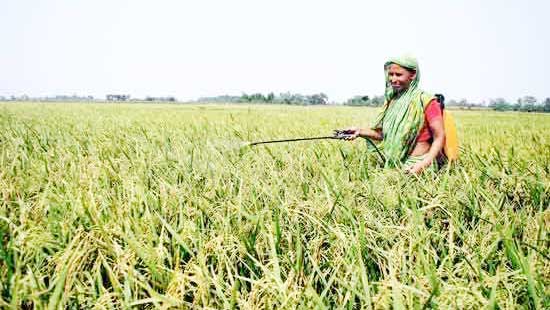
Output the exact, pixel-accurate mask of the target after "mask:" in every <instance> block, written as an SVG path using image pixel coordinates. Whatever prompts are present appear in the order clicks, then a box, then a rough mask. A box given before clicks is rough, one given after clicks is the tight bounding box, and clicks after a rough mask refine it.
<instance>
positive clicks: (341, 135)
mask: <svg viewBox="0 0 550 310" xmlns="http://www.w3.org/2000/svg"><path fill="white" fill-rule="evenodd" d="M352 136H353V134H352V132H351V131H348V130H340V129H336V130H334V133H333V135H332V136H320V137H306V138H293V139H281V140H269V141H258V142H252V143H250V144H248V146H254V145H260V144H270V143H281V142H296V141H310V140H329V139H331V140H346V139H348V138H351V137H352ZM363 138H364V139H365V140H366V141H367V143H369V144H370V145H371V146H372V147H373V148H374V149H375V150H376V152H377V153H378V155H379V156H380V159H382V161H385V158H384V155H382V152H380V150H379V149H378V147H376V145H375V144H374V142H372V140H371V139H369V138H366V137H363Z"/></svg>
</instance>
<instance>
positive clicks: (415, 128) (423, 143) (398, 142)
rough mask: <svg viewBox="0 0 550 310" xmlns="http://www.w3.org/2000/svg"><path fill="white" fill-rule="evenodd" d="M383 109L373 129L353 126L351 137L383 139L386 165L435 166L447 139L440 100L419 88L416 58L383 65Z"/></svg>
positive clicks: (410, 169)
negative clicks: (384, 88) (384, 78)
mask: <svg viewBox="0 0 550 310" xmlns="http://www.w3.org/2000/svg"><path fill="white" fill-rule="evenodd" d="M384 71H385V73H386V90H385V94H384V96H385V103H384V108H383V110H382V112H381V113H380V115H378V117H377V119H376V121H375V123H374V124H373V126H371V127H370V128H360V127H351V128H348V129H347V130H346V132H347V133H348V134H351V136H350V138H349V140H353V139H355V138H357V137H366V138H369V139H372V140H378V141H381V143H380V148H381V149H382V152H383V153H384V156H385V158H386V163H385V167H388V168H393V167H398V168H403V169H405V171H407V172H410V173H419V172H421V171H423V170H424V169H427V168H431V167H435V166H436V165H437V158H438V156H440V155H441V154H442V149H443V144H444V140H445V131H444V127H443V118H442V111H441V107H440V105H439V102H437V99H436V98H435V97H434V96H433V95H431V94H428V93H426V92H423V91H422V90H420V89H419V87H418V84H419V81H420V70H419V67H418V62H417V60H416V59H415V58H414V57H411V56H402V57H397V58H391V59H390V60H388V61H387V62H386V63H385V64H384Z"/></svg>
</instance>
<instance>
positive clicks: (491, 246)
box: [0, 103, 550, 309]
mask: <svg viewBox="0 0 550 310" xmlns="http://www.w3.org/2000/svg"><path fill="white" fill-rule="evenodd" d="M377 111H378V110H377V109H371V108H351V107H295V106H273V105H269V106H258V105H256V106H244V105H200V106H198V105H195V106H193V105H160V104H159V105H157V104H148V105H147V104H143V105H138V104H66V103H63V104H62V103H59V104H51V103H49V104H42V103H7V104H0V195H1V196H0V197H1V205H0V291H1V295H0V308H11V309H20V308H21V307H28V308H31V307H35V308H37V309H45V308H49V309H57V308H74V309H78V308H94V307H95V308H97V309H109V308H128V307H132V306H135V307H137V308H149V307H151V308H170V307H177V308H212V309H219V308H241V309H249V308H255V309H265V308H281V309H294V308H334V307H335V308H340V307H341V308H352V309H358V308H365V309H369V308H373V309H383V308H394V309H400V308H415V309H422V308H441V309H450V308H461V309H463V308H469V309H479V308H481V307H488V308H492V309H497V308H500V309H515V308H526V309H543V308H550V297H549V296H550V288H549V287H550V251H549V250H548V249H549V248H550V234H549V227H550V211H549V208H548V207H549V205H550V134H549V133H550V115H543V114H531V113H498V112H487V111H482V112H481V111H453V115H454V116H455V118H456V120H457V126H458V129H459V135H460V138H461V142H462V147H463V152H462V158H461V161H460V163H459V165H457V166H454V167H447V168H445V169H443V170H442V171H440V172H439V173H437V174H431V173H425V174H423V175H420V176H419V177H413V176H407V175H404V174H402V173H401V172H399V171H397V170H384V169H381V168H379V167H378V164H377V158H376V156H375V154H372V153H368V152H366V145H365V143H364V142H363V141H359V140H357V141H354V142H351V143H350V142H343V141H319V142H296V143H288V144H274V145H270V146H267V147H263V146H261V147H255V148H248V147H243V146H244V145H245V143H246V142H247V141H255V140H265V139H277V138H286V137H300V136H317V135H327V134H331V131H332V129H336V128H343V127H347V126H350V125H358V124H363V125H368V124H370V122H371V121H372V120H373V118H374V116H375V115H376V112H377ZM449 168H450V169H449Z"/></svg>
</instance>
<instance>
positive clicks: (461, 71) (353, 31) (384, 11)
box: [0, 0, 550, 102]
mask: <svg viewBox="0 0 550 310" xmlns="http://www.w3.org/2000/svg"><path fill="white" fill-rule="evenodd" d="M549 12H550V1H547V0H546V1H545V0H523V1H520V0H518V1H511V0H500V1H497V0H489V1H480V0H478V1H474V0H467V1H450V0H440V1H435V0H433V1H422V0H417V1H411V0H402V1H401V0H396V1H366V0H363V1H346V0H340V1H322V0H317V1H309V0H308V1H299V0H294V1H290V0H288V1H287V0H278V1H261V0H256V1H252V0H250V1H247V0H232V1H227V0H226V1H214V0H201V1H183V0H180V1H176V0H171V1H169V0H157V1H145V0H131V1H130V0H128V1H117V0H93V1H92V0H72V1H70V0H34V1H31V0H1V3H0V42H1V44H0V96H10V95H22V94H27V95H29V96H53V95H56V94H66V95H71V94H73V93H75V94H78V95H93V96H95V97H97V98H104V97H105V94H108V93H120V94H131V95H132V97H140V98H143V97H145V96H147V95H150V96H168V95H172V96H176V97H177V98H178V99H180V100H190V99H196V98H197V97H202V96H215V95H223V94H230V95H241V94H242V93H243V92H246V93H253V92H262V93H268V92H271V91H273V92H275V93H276V94H278V93H280V92H287V91H290V92H293V93H302V94H312V93H319V92H324V93H326V94H327V95H328V96H329V99H330V100H333V101H343V100H345V99H347V98H350V97H352V96H354V95H381V94H382V93H383V88H384V73H383V63H384V61H385V60H386V59H387V58H388V57H390V56H393V55H399V54H403V53H411V54H414V55H416V56H417V58H418V60H419V63H420V72H421V87H422V88H423V89H424V90H426V91H430V92H441V93H443V94H445V95H446V97H447V98H453V99H461V98H466V99H468V100H471V101H474V102H480V101H482V100H487V99H488V98H494V97H504V98H506V99H508V100H512V101H515V100H516V98H518V97H520V96H524V95H533V96H535V97H537V98H538V99H539V100H542V99H544V98H545V97H550V88H549V85H550V82H549V81H548V79H549V75H547V73H550V60H549V58H550V22H549V17H550V15H549Z"/></svg>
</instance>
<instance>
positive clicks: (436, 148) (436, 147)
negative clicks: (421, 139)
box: [424, 136, 445, 164]
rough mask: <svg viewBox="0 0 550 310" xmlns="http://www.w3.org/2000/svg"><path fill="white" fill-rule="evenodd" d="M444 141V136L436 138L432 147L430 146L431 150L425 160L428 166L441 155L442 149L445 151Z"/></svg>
mask: <svg viewBox="0 0 550 310" xmlns="http://www.w3.org/2000/svg"><path fill="white" fill-rule="evenodd" d="M444 141H445V137H444V136H439V137H434V140H433V142H432V145H431V146H430V149H429V150H428V153H426V157H425V158H424V160H425V161H426V163H427V164H431V163H432V162H433V161H434V159H435V158H436V157H437V155H439V153H440V152H441V149H443V142H444Z"/></svg>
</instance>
